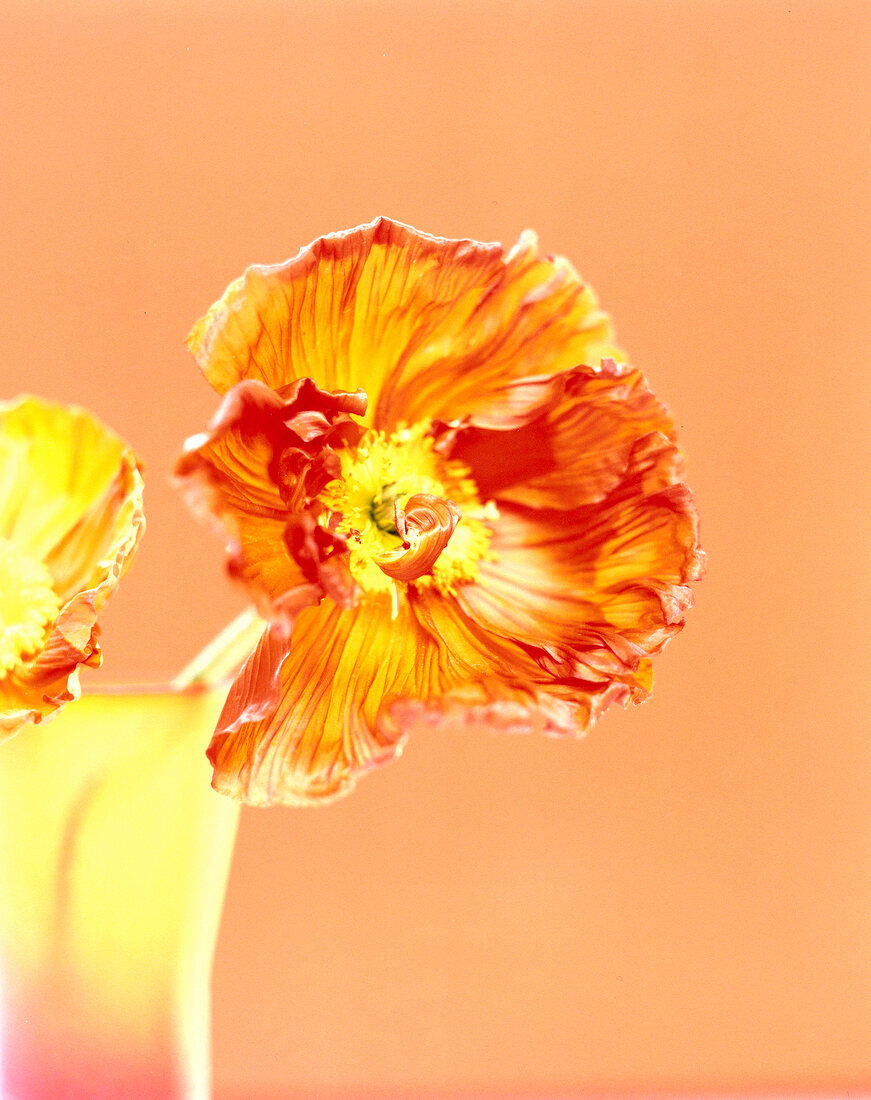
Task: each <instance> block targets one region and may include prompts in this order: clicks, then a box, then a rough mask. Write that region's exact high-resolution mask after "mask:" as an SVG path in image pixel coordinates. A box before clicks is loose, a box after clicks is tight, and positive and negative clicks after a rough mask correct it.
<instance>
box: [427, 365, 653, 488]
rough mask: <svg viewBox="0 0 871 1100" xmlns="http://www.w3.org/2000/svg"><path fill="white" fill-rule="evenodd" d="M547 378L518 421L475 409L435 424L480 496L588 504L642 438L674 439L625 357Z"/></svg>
mask: <svg viewBox="0 0 871 1100" xmlns="http://www.w3.org/2000/svg"><path fill="white" fill-rule="evenodd" d="M528 381H529V382H530V383H531V382H533V381H539V380H532V379H530V380H528ZM547 381H548V382H549V383H550V390H549V392H548V391H546V390H545V389H544V388H543V387H540V390H539V392H540V396H541V402H540V404H539V405H538V406H537V407H534V408H530V409H529V410H528V412H527V415H526V420H525V422H523V423H521V424H519V425H517V426H515V424H513V423H512V421H511V419H510V418H507V417H506V418H505V419H504V420H503V421H502V422H501V423H498V422H497V421H496V419H495V418H490V424H489V427H488V426H487V424H486V423H485V422H484V420H483V418H482V417H481V416H480V415H477V416H474V417H470V418H467V420H466V422H465V423H463V424H459V425H456V426H454V427H451V426H450V425H445V426H444V427H441V426H440V427H439V428H438V429H437V436H440V439H439V441H438V442H437V447H438V449H439V450H440V451H442V452H443V453H445V454H446V455H449V456H450V457H451V458H455V459H459V460H460V461H461V462H463V463H465V464H466V465H467V466H469V468H470V469H471V471H472V476H473V477H474V479H475V483H476V485H477V486H478V492H479V494H480V496H481V498H482V499H484V500H487V499H491V498H494V499H496V500H498V501H503V500H504V501H512V502H515V503H519V504H524V505H527V506H529V507H530V508H541V509H550V508H556V509H572V508H578V507H580V506H581V505H584V504H592V503H594V502H596V501H598V500H601V499H602V498H603V497H604V496H606V494H607V493H609V492H610V491H611V490H612V489H614V488H615V486H616V485H618V484H619V482H620V481H621V479H622V478H623V477H624V475H625V472H626V468H627V464H628V462H629V456H630V454H631V452H632V448H633V446H634V445H635V443H636V442H637V441H638V440H639V439H640V438H642V437H643V436H645V435H648V434H649V433H650V432H660V433H661V434H662V435H665V436H666V437H667V438H669V439H674V436H675V430H674V424H673V422H672V419H671V416H670V415H669V413H668V411H667V409H666V408H665V406H664V405H662V403H661V402H660V401H659V400H658V399H657V398H656V397H655V396H654V395H653V393H652V392H651V391H650V389H649V388H648V386H647V383H646V381H645V379H644V378H643V376H642V375H641V373H640V372H639V371H637V370H636V369H635V368H633V367H630V366H629V365H628V364H625V363H617V362H615V361H614V360H612V359H606V360H604V362H603V363H602V364H601V366H600V367H599V368H598V369H597V370H594V369H592V368H590V367H586V366H580V367H576V368H574V369H572V370H569V371H565V372H563V373H562V374H560V375H556V376H553V377H551V378H550V379H548V380H547ZM515 385H516V386H517V387H518V388H519V387H520V386H522V383H515Z"/></svg>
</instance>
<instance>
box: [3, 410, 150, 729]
mask: <svg viewBox="0 0 871 1100" xmlns="http://www.w3.org/2000/svg"><path fill="white" fill-rule="evenodd" d="M0 471H2V474H0V536H2V537H3V538H5V539H8V540H9V541H10V542H12V543H13V544H14V545H15V546H16V547H17V548H18V549H20V550H21V551H22V552H24V553H26V554H27V555H28V556H30V557H31V558H33V559H34V560H38V561H41V562H42V563H43V564H44V565H45V566H46V568H47V569H48V571H49V573H50V574H51V576H52V580H53V586H54V589H55V591H56V592H57V594H58V596H59V597H60V599H61V601H62V606H61V608H60V611H59V613H58V615H57V617H56V619H55V621H54V623H53V624H51V625H50V627H49V629H48V630H47V632H46V637H45V640H44V642H43V644H42V646H41V648H40V650H39V652H37V653H34V654H32V655H30V656H28V657H27V658H25V659H24V660H23V661H22V662H21V663H20V664H19V665H18V666H17V667H16V668H14V669H13V670H12V671H10V672H9V673H8V674H7V675H6V676H5V677H0V739H2V738H3V737H6V736H10V735H11V734H13V733H15V732H16V731H17V730H18V729H19V728H20V727H21V726H22V725H24V724H25V723H27V722H39V721H41V720H42V718H44V717H45V716H46V715H48V714H50V713H52V712H53V711H54V710H56V709H57V708H58V707H59V706H61V705H62V704H63V703H64V702H67V701H69V700H70V699H74V698H76V697H77V696H78V691H79V688H78V674H77V669H78V667H79V666H80V665H88V666H98V665H99V664H100V660H101V654H100V647H99V641H98V639H99V627H98V625H97V616H98V615H99V613H100V611H101V610H102V608H103V606H104V605H105V603H106V601H107V599H108V598H109V596H110V595H111V594H112V592H113V591H114V590H115V588H116V586H117V584H118V582H119V580H120V579H121V577H122V576H123V574H124V572H125V571H126V569H127V568H128V566H129V565H130V562H131V560H132V556H133V553H134V551H135V549H136V547H137V545H138V543H139V539H140V538H141V536H142V533H143V530H144V527H145V519H144V514H143V510H142V488H143V485H142V474H141V470H140V468H139V465H138V463H137V460H136V456H135V455H134V454H133V452H132V451H131V450H130V449H129V448H128V447H127V446H126V445H125V444H124V443H123V442H122V441H121V440H120V439H119V438H118V437H117V436H116V435H114V434H113V433H112V432H111V431H109V430H108V429H107V428H105V427H104V426H103V425H102V424H101V423H100V422H99V421H98V420H97V419H96V418H95V417H94V416H92V415H91V414H90V413H88V412H86V411H85V410H83V409H77V408H65V407H63V406H60V405H53V404H49V403H47V402H43V401H40V400H39V399H37V398H32V397H26V398H19V399H18V400H16V401H14V402H9V403H5V404H2V405H0Z"/></svg>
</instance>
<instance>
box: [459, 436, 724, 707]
mask: <svg viewBox="0 0 871 1100" xmlns="http://www.w3.org/2000/svg"><path fill="white" fill-rule="evenodd" d="M680 474H681V468H680V459H679V456H678V453H677V450H676V448H675V447H674V446H673V444H671V443H670V442H669V441H668V440H667V439H665V438H664V437H663V436H661V435H658V434H656V433H654V434H652V435H650V436H647V437H645V438H644V439H643V440H641V441H639V442H638V443H637V444H636V445H635V447H634V448H633V450H632V454H631V457H630V461H629V465H628V468H627V469H626V470H625V471H624V475H623V478H622V479H621V482H620V484H619V485H618V486H617V488H615V489H614V490H612V492H611V493H610V494H609V495H608V496H607V497H606V498H605V499H604V500H603V501H602V502H601V503H599V504H593V505H589V506H586V507H583V508H577V509H574V510H572V511H569V512H560V513H555V512H550V513H548V512H535V511H531V510H527V509H523V508H518V507H512V506H509V505H500V515H499V521H498V523H496V524H495V526H494V535H493V543H492V549H493V551H494V556H495V560H487V561H482V562H481V563H480V565H479V580H478V582H477V583H475V584H469V585H465V586H463V587H462V588H461V589H460V590H459V591H458V593H457V599H458V602H459V604H460V606H461V607H462V608H463V610H464V611H465V612H466V613H467V614H468V615H469V616H470V617H471V618H472V619H474V621H475V622H476V623H478V624H479V625H480V626H481V627H482V629H484V630H486V631H490V632H493V633H495V634H497V635H498V636H499V637H501V638H512V639H516V640H517V641H518V642H520V643H521V644H523V645H525V646H527V647H528V648H529V650H530V652H531V653H533V654H534V655H535V659H536V662H537V664H538V665H539V666H540V668H542V669H544V670H547V671H549V672H550V673H551V674H552V675H554V676H556V677H563V676H566V675H568V676H574V677H578V678H580V679H583V680H586V681H590V682H596V681H599V682H608V681H612V682H616V681H620V682H622V683H625V684H626V685H627V686H628V687H629V689H630V693H631V695H632V697H633V698H636V699H641V698H644V697H645V696H646V694H647V693H648V692H649V689H650V683H651V671H650V665H649V661H648V660H647V658H648V657H649V656H650V655H652V654H654V653H656V652H658V651H659V650H660V649H661V648H662V646H663V645H664V644H665V643H666V641H667V640H668V639H669V638H670V637H672V636H673V635H674V634H675V633H677V632H678V631H679V630H680V629H681V628H682V626H683V622H684V612H685V611H686V609H687V608H688V607H689V606H691V604H692V596H691V593H690V590H689V588H688V587H687V584H688V582H689V581H692V580H696V579H698V578H699V577H700V576H701V572H702V569H703V562H704V557H703V554H702V553H701V551H700V550H699V546H698V518H697V514H696V510H695V506H694V505H693V502H692V498H691V496H690V494H689V491H688V490H687V489H686V487H685V486H684V485H683V484H682V482H681V481H680Z"/></svg>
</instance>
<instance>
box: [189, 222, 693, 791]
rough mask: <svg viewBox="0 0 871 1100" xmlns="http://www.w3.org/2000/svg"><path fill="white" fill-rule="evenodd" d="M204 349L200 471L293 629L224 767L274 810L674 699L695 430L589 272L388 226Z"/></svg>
mask: <svg viewBox="0 0 871 1100" xmlns="http://www.w3.org/2000/svg"><path fill="white" fill-rule="evenodd" d="M188 345H189V347H190V349H191V351H192V353H193V355H194V357H195V359H196V361H197V363H198V365H199V366H200V368H201V370H202V371H203V373H204V375H205V377H206V379H207V380H208V381H209V382H210V383H211V385H212V386H213V387H214V388H215V389H216V390H217V391H218V393H219V394H221V395H222V396H223V400H222V402H221V404H220V407H219V409H218V412H217V414H216V416H215V418H214V419H213V421H212V422H211V424H210V426H209V428H208V431H207V432H205V433H203V434H201V435H198V436H194V437H193V438H192V439H190V440H188V443H187V446H186V450H185V453H184V455H183V456H182V458H181V459H180V461H179V464H178V468H177V473H178V475H179V478H180V480H181V482H182V485H183V487H184V488H185V490H186V492H187V495H188V498H189V500H190V502H191V503H192V505H193V506H194V508H195V509H197V510H198V511H200V512H204V513H205V514H207V515H209V516H211V517H213V518H215V519H217V520H218V521H219V526H220V527H221V529H222V530H223V531H224V532H225V534H226V538H227V544H228V550H229V571H230V573H231V575H232V576H233V577H234V578H236V579H237V580H238V581H240V582H241V583H242V584H244V586H245V587H246V589H247V591H248V592H249V593H250V595H251V597H252V598H253V600H254V602H255V604H256V607H257V610H258V611H259V613H260V614H261V615H262V616H263V617H264V618H266V619H267V620H268V626H267V627H266V629H265V631H264V633H263V635H262V637H261V639H260V641H259V643H258V645H257V647H256V649H255V650H254V652H253V653H252V654H251V656H250V658H249V660H248V661H247V663H246V664H245V665H244V666H243V668H242V669H241V672H240V673H239V675H238V677H237V679H236V681H235V683H234V685H233V687H232V688H231V690H230V693H229V696H228V699H227V702H226V705H225V707H224V711H223V713H222V715H221V717H220V719H219V721H218V726H217V729H216V732H215V735H214V737H213V739H212V742H211V745H210V747H209V750H208V755H209V759H210V761H211V763H212V765H213V767H214V778H213V785H214V786H215V787H216V789H218V790H220V791H222V792H223V793H226V794H228V795H231V796H233V797H236V798H239V799H243V800H245V801H247V802H251V803H256V804H264V805H265V804H270V803H275V802H283V803H304V802H310V801H313V800H318V799H324V798H329V797H333V796H336V795H339V794H342V793H343V792H345V791H347V790H348V789H349V788H350V787H351V786H352V785H353V782H354V780H355V778H356V777H357V776H358V775H359V774H360V773H362V772H364V771H365V770H367V769H369V768H372V767H373V766H375V765H378V764H381V763H384V762H385V761H387V760H389V759H391V758H392V757H395V756H396V755H397V753H398V752H399V750H400V747H401V745H402V741H403V737H404V735H405V733H406V731H407V730H408V729H409V727H410V726H411V725H412V724H413V723H414V722H416V721H421V720H423V721H430V722H439V721H447V722H451V723H456V722H460V721H472V722H474V723H476V724H480V723H482V722H483V723H487V724H488V725H490V726H491V727H493V728H499V729H503V730H512V731H532V730H539V731H542V732H545V733H549V734H556V735H577V734H580V733H583V732H584V731H585V730H586V729H587V728H588V727H589V726H590V724H591V723H592V722H593V721H594V720H595V719H596V718H597V717H598V716H599V715H601V714H602V712H603V711H604V710H605V709H606V708H607V707H608V706H609V705H611V704H612V703H621V704H624V705H625V704H627V703H630V702H639V701H640V700H642V699H644V698H645V697H646V696H647V695H648V694H649V692H650V687H651V661H650V658H651V657H652V656H653V655H654V654H656V653H657V652H659V651H660V650H661V649H662V647H663V645H664V644H665V643H666V642H667V641H668V639H669V638H671V637H672V636H673V635H674V634H675V633H676V632H677V631H678V630H680V629H681V627H682V626H683V622H684V612H685V611H686V609H687V608H688V607H689V606H690V604H691V603H692V595H691V592H690V588H689V587H688V582H690V581H692V580H695V579H697V578H698V577H699V576H700V575H701V572H702V563H703V555H702V552H701V551H700V549H699V545H698V523H697V516H696V510H695V507H694V505H693V502H692V498H691V495H690V492H689V490H688V489H687V487H686V486H685V485H684V483H683V480H682V477H683V475H682V466H681V459H680V456H679V453H678V449H677V446H676V444H675V429H674V424H673V422H672V419H671V417H670V416H669V414H668V412H667V411H666V409H665V408H664V407H663V405H662V404H660V402H659V401H658V400H657V399H656V398H655V397H654V395H653V394H652V393H651V391H650V390H649V389H648V387H647V385H646V383H645V381H644V379H643V377H642V376H641V374H640V373H639V372H638V370H636V369H635V368H634V367H632V366H630V365H628V364H627V363H626V362H624V361H623V358H624V357H623V356H622V354H621V353H620V351H619V350H618V349H617V348H616V347H615V345H614V343H613V333H612V328H611V324H610V321H609V318H608V316H607V315H606V314H605V313H604V312H602V310H601V309H600V308H599V307H598V304H597V300H596V297H595V295H594V294H593V292H592V291H591V290H590V288H589V287H588V286H586V285H585V284H584V283H583V282H582V281H581V280H580V278H579V277H578V275H577V274H576V272H575V271H574V269H573V268H572V266H571V264H570V263H569V262H568V261H567V260H565V259H563V258H560V257H557V258H552V257H549V256H544V255H541V254H540V252H539V250H538V247H537V242H536V238H535V236H534V234H532V233H530V232H526V233H524V234H523V235H522V236H521V237H520V240H519V241H518V243H517V244H516V245H515V246H514V247H513V248H512V249H511V250H510V251H508V252H507V253H506V252H505V251H504V250H503V248H502V246H501V245H498V244H482V243H478V242H474V241H469V240H445V239H441V238H438V237H432V236H429V235H427V234H425V233H420V232H418V231H416V230H414V229H411V228H410V227H408V226H405V225H401V224H398V223H396V222H392V221H389V220H388V219H386V218H379V219H377V220H375V221H373V222H371V223H370V224H368V225H364V226H360V227H358V228H356V229H352V230H349V231H346V232H342V233H336V234H332V235H330V236H326V237H322V238H320V239H318V240H316V241H314V243H312V244H311V245H309V246H308V247H306V248H303V249H302V250H301V251H300V253H299V254H298V255H297V256H296V257H295V258H294V259H292V260H289V261H288V262H286V263H283V264H278V265H275V266H254V267H251V268H249V269H248V270H247V271H246V272H245V274H244V275H243V276H242V277H241V278H240V279H238V280H237V281H236V282H234V283H232V284H231V285H230V286H229V287H228V289H227V291H226V292H225V293H224V295H223V297H222V298H221V299H220V300H219V301H218V302H216V303H215V304H214V305H213V306H212V307H211V309H210V310H209V311H208V313H207V314H206V315H205V316H204V317H203V318H202V319H201V320H200V321H199V322H198V323H197V324H196V325H195V326H194V328H193V331H192V332H191V334H190V337H189V339H188Z"/></svg>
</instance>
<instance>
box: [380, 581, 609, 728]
mask: <svg viewBox="0 0 871 1100" xmlns="http://www.w3.org/2000/svg"><path fill="white" fill-rule="evenodd" d="M408 598H409V603H410V605H411V607H412V610H413V611H414V614H415V618H416V619H417V620H418V623H419V624H420V626H421V627H422V629H423V630H424V631H426V633H428V634H429V635H430V636H431V637H432V638H433V639H435V640H436V642H437V644H438V646H439V662H440V664H439V671H440V677H439V682H438V685H437V687H438V690H437V691H433V692H432V693H431V694H430V696H429V697H428V698H425V699H421V700H413V699H404V700H401V701H399V702H398V703H397V704H395V705H394V707H393V711H392V713H393V716H394V718H395V720H396V721H398V722H400V723H409V722H412V721H415V720H425V721H428V722H430V723H434V724H439V725H440V724H444V723H449V724H451V725H456V724H457V723H464V724H470V725H483V726H487V727H488V728H491V729H497V730H501V731H503V732H507V733H545V734H549V735H551V736H578V735H580V734H582V733H583V732H584V731H585V730H586V729H587V727H588V726H589V725H590V724H591V723H592V722H593V721H594V720H595V719H596V717H597V716H598V715H599V714H600V713H602V712H603V711H604V710H605V709H606V708H607V707H608V706H609V705H610V704H611V703H612V702H615V701H618V702H622V703H625V702H627V701H628V699H629V694H630V693H629V690H628V688H627V687H626V685H624V684H623V683H621V682H619V681H617V680H614V679H611V678H608V677H605V676H601V675H594V674H591V675H589V676H587V677H586V678H582V677H581V676H578V675H574V674H572V672H571V670H566V674H564V675H558V674H557V675H555V674H554V673H553V672H552V671H549V670H547V669H545V668H543V667H542V666H541V665H540V664H538V663H537V662H536V660H535V655H536V651H535V649H534V648H533V647H529V646H527V645H524V644H523V642H522V641H521V640H520V639H514V638H510V637H505V636H500V635H499V633H498V632H496V631H494V630H491V629H489V628H488V626H487V625H486V624H482V623H481V622H479V621H477V620H476V619H475V618H474V617H473V616H471V615H468V614H466V612H465V611H464V610H463V608H462V607H461V605H460V604H459V603H458V602H457V601H456V600H453V599H445V598H443V597H442V596H440V595H438V594H437V593H434V592H433V591H432V589H419V590H413V589H409V591H408Z"/></svg>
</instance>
